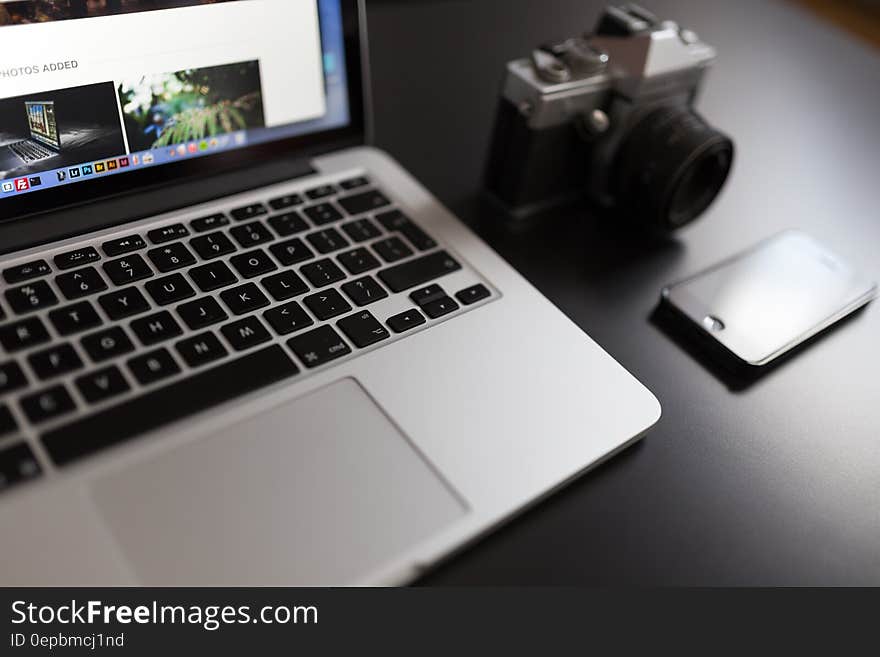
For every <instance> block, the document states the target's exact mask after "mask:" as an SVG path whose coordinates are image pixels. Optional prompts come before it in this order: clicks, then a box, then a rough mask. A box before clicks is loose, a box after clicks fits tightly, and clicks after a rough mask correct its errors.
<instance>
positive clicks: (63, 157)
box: [0, 82, 125, 178]
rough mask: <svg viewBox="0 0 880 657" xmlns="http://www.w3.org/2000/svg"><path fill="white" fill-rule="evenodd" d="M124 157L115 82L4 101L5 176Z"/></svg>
mask: <svg viewBox="0 0 880 657" xmlns="http://www.w3.org/2000/svg"><path fill="white" fill-rule="evenodd" d="M122 153H125V140H124V139H123V136H122V128H121V127H120V125H119V111H118V109H117V107H116V91H115V89H114V87H113V83H112V82H102V83H99V84H90V85H86V86H82V87H71V88H68V89H56V90H54V91H44V92H39V93H34V94H29V95H27V96H16V97H14V98H4V99H2V100H0V178H6V177H12V176H19V175H25V174H30V173H35V172H38V171H43V170H46V169H55V168H59V167H65V166H68V165H73V164H80V163H83V162H88V161H90V160H97V159H101V158H104V157H108V156H112V155H120V154H122Z"/></svg>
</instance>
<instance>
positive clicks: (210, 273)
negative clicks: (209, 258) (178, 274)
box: [189, 262, 238, 292]
mask: <svg viewBox="0 0 880 657" xmlns="http://www.w3.org/2000/svg"><path fill="white" fill-rule="evenodd" d="M189 275H190V277H191V278H192V279H193V280H194V281H195V283H196V285H198V286H199V289H200V290H201V291H202V292H211V291H212V290H218V289H220V288H221V287H226V286H227V285H232V284H233V283H236V282H238V278H237V277H236V276H235V274H233V273H232V270H231V269H230V268H229V267H228V266H227V265H226V263H225V262H212V263H210V264H207V265H202V266H201V267H194V268H192V269H190V270H189Z"/></svg>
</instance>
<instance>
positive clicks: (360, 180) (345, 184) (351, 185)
mask: <svg viewBox="0 0 880 657" xmlns="http://www.w3.org/2000/svg"><path fill="white" fill-rule="evenodd" d="M369 184H370V181H369V180H368V179H367V177H366V176H357V177H356V178H349V179H348V180H343V181H342V182H340V183H339V186H340V187H342V189H345V190H349V189H356V188H358V187H365V186H367V185H369Z"/></svg>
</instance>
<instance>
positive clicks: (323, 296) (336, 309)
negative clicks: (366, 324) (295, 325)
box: [303, 288, 351, 319]
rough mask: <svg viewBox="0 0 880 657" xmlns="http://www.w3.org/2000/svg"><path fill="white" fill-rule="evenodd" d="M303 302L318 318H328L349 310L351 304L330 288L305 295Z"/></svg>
mask: <svg viewBox="0 0 880 657" xmlns="http://www.w3.org/2000/svg"><path fill="white" fill-rule="evenodd" d="M303 303H304V304H306V306H308V308H309V310H311V311H312V313H314V315H315V317H317V318H318V319H330V318H331V317H336V316H337V315H341V314H342V313H347V312H348V311H349V310H351V304H349V303H348V301H346V300H345V299H344V298H343V297H342V295H341V294H339V292H337V291H336V290H334V289H332V288H331V289H329V290H324V291H323V292H318V293H317V294H312V295H310V296H307V297H305V298H304V299H303Z"/></svg>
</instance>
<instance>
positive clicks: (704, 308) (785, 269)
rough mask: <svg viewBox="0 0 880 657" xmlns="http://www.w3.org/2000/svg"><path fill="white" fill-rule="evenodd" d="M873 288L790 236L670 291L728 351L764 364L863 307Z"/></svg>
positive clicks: (819, 249)
mask: <svg viewBox="0 0 880 657" xmlns="http://www.w3.org/2000/svg"><path fill="white" fill-rule="evenodd" d="M873 288H874V286H873V284H872V283H871V282H870V281H869V280H868V279H867V278H865V277H864V276H863V275H862V274H860V273H859V272H858V271H856V270H855V269H853V268H852V267H851V266H850V265H848V264H847V263H846V262H844V261H843V260H841V259H840V258H839V257H837V256H836V255H834V254H833V253H831V252H830V251H829V250H828V249H826V248H825V247H824V246H822V245H821V244H819V243H818V242H816V241H815V240H813V239H812V238H810V237H809V236H807V235H805V234H803V233H799V232H795V231H791V232H786V233H783V234H781V235H779V236H777V237H775V238H773V239H771V240H769V241H767V242H765V243H764V244H762V245H760V246H759V247H758V248H756V249H754V250H752V251H750V252H748V253H747V254H744V255H743V256H740V257H737V258H734V259H733V260H730V261H728V262H726V263H723V264H722V265H720V266H718V267H715V268H713V269H711V270H709V271H708V272H704V273H703V274H700V275H697V276H695V277H694V278H692V279H690V280H688V281H685V282H684V283H681V284H679V285H677V286H673V287H672V288H671V289H670V298H671V299H672V301H673V303H675V304H676V305H677V306H679V307H680V308H682V309H684V310H685V311H686V312H687V314H689V315H690V316H691V317H692V318H693V319H694V320H695V321H697V322H699V323H700V324H702V325H703V326H704V328H705V329H706V330H707V331H709V332H710V333H712V334H713V335H714V336H715V338H716V339H718V340H719V341H720V342H722V343H723V344H725V345H726V346H727V347H728V348H729V349H730V350H731V351H733V352H734V353H735V354H737V355H739V356H740V357H741V358H743V359H744V360H747V361H749V362H760V361H762V360H763V359H766V358H768V357H769V356H771V355H772V354H773V353H774V352H778V351H780V350H782V349H785V348H786V347H787V346H790V345H792V344H793V343H796V342H797V340H799V339H800V338H801V337H803V336H805V335H808V334H810V333H811V332H812V331H813V330H814V329H815V328H816V327H819V326H821V325H822V324H823V323H824V322H825V321H826V320H828V319H829V318H831V317H833V316H834V315H835V314H836V313H838V312H840V311H841V310H843V309H845V308H847V307H848V306H850V305H851V304H854V303H856V302H857V301H859V300H860V299H864V298H865V297H866V295H869V294H870V293H871V291H872V290H873Z"/></svg>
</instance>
